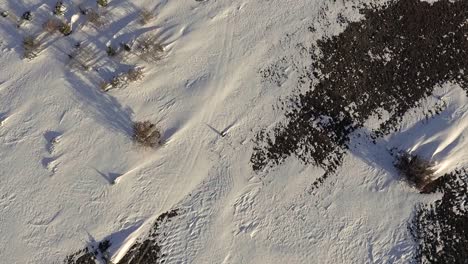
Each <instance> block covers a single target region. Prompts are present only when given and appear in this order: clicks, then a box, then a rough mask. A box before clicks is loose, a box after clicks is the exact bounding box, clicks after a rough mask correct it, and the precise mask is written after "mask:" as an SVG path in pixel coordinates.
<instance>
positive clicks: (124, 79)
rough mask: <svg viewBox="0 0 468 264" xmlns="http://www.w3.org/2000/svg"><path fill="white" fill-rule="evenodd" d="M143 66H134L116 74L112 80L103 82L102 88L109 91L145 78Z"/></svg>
mask: <svg viewBox="0 0 468 264" xmlns="http://www.w3.org/2000/svg"><path fill="white" fill-rule="evenodd" d="M143 76H144V74H143V68H140V67H134V68H132V69H130V70H128V71H127V72H123V73H120V74H118V75H116V76H114V77H113V78H112V79H111V80H110V81H108V82H103V83H101V90H103V91H105V92H107V91H109V90H111V89H121V88H125V87H127V86H128V85H129V84H130V83H132V82H136V81H139V80H141V79H143Z"/></svg>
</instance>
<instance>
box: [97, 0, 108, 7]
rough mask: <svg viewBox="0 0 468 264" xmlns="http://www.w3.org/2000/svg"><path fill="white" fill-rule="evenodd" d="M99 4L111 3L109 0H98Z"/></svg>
mask: <svg viewBox="0 0 468 264" xmlns="http://www.w3.org/2000/svg"><path fill="white" fill-rule="evenodd" d="M97 4H98V5H99V6H102V7H106V6H107V5H109V1H108V0H97Z"/></svg>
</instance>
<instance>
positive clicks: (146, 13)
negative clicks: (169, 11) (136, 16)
mask: <svg viewBox="0 0 468 264" xmlns="http://www.w3.org/2000/svg"><path fill="white" fill-rule="evenodd" d="M154 17H155V16H154V13H153V12H151V11H150V10H148V9H146V8H142V9H141V11H140V23H141V24H142V25H146V24H148V23H149V22H151V21H152V20H153V19H154Z"/></svg>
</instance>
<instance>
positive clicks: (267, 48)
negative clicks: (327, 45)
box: [0, 0, 468, 264]
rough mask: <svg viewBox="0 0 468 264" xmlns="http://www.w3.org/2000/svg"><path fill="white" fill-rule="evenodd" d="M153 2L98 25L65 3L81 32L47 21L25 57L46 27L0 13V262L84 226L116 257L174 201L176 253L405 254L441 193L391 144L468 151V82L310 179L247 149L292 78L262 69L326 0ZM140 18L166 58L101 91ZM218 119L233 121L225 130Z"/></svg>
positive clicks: (65, 238) (404, 257)
mask: <svg viewBox="0 0 468 264" xmlns="http://www.w3.org/2000/svg"><path fill="white" fill-rule="evenodd" d="M41 2H44V4H42V5H38V4H37V1H33V0H27V1H22V2H21V3H19V2H16V1H9V0H0V6H1V7H2V8H5V9H8V10H10V12H14V13H16V15H17V16H20V15H21V12H23V10H26V9H27V8H30V9H32V10H36V9H38V10H39V11H37V12H40V10H42V9H46V8H47V6H48V7H53V6H54V4H55V1H51V0H48V1H41ZM157 2H158V4H157V5H156V4H155V1H149V0H138V1H137V0H135V1H118V0H115V1H110V7H109V12H110V13H111V14H112V15H111V16H109V18H108V19H109V20H110V22H111V23H109V28H107V29H101V30H97V29H94V28H92V27H87V26H84V27H81V29H80V26H79V24H80V23H83V18H81V17H80V18H78V17H77V15H76V13H74V12H76V10H75V9H73V8H68V9H67V13H66V15H65V16H66V17H67V18H71V17H72V15H74V16H73V22H74V29H75V30H76V32H74V33H73V34H72V35H71V36H70V37H63V36H61V35H60V34H58V33H56V34H55V35H53V36H51V37H49V39H48V43H47V49H46V50H44V51H43V52H41V53H40V55H39V56H38V57H37V58H35V59H34V60H32V61H27V60H23V59H22V57H21V56H22V48H21V41H22V36H23V34H24V32H23V31H25V32H27V31H28V30H30V31H34V30H36V29H34V27H33V26H31V27H29V26H27V27H24V29H17V28H16V27H15V25H13V24H12V23H10V22H9V21H7V20H6V19H3V18H0V19H1V20H0V21H1V24H0V35H1V36H2V38H1V39H0V49H1V53H0V69H1V70H0V121H1V126H0V142H1V143H0V212H1V213H0V234H1V236H0V248H1V249H2V250H0V259H1V262H2V263H55V262H57V261H60V260H62V259H63V258H64V257H65V256H66V255H68V254H71V253H73V252H75V251H77V250H79V249H81V248H83V247H85V246H86V243H88V242H89V241H90V237H91V238H93V239H94V240H96V241H99V240H102V239H104V238H107V237H111V241H112V242H113V247H111V252H112V253H113V256H112V259H113V261H114V262H118V260H119V259H121V258H122V257H123V255H124V254H125V252H126V250H128V248H129V247H130V246H131V245H132V243H133V242H134V241H135V239H136V238H137V237H140V236H141V235H142V234H144V233H145V232H147V231H148V230H149V228H150V227H151V223H153V222H154V220H155V218H156V217H157V216H158V215H160V214H161V213H163V212H166V211H168V210H170V209H172V208H180V209H181V210H183V211H184V212H185V213H184V214H183V215H182V216H181V218H180V219H178V222H177V223H173V224H168V226H167V230H166V232H167V233H168V234H170V238H169V239H168V240H167V241H166V242H165V243H166V244H165V245H163V247H164V248H165V250H168V252H170V259H169V260H168V262H167V263H226V264H227V263H271V264H273V263H408V261H409V259H410V258H411V256H412V253H413V245H412V241H411V239H410V237H409V234H408V233H407V230H406V223H407V221H408V219H409V218H410V217H411V214H412V211H413V209H414V206H415V205H416V204H417V203H418V202H421V201H429V200H433V199H435V198H436V197H435V196H422V195H420V194H418V192H417V191H416V190H414V189H412V188H411V187H409V186H407V185H406V184H404V183H403V182H400V181H398V180H397V179H396V172H395V170H394V169H393V167H392V162H391V157H390V156H389V154H388V152H387V151H386V149H387V148H388V149H389V148H391V147H402V148H404V149H408V150H411V151H413V152H416V153H421V154H423V155H425V156H427V157H428V158H431V159H433V160H434V161H436V162H437V164H438V167H437V168H438V170H437V174H438V175H441V174H443V173H445V172H449V171H451V170H453V169H454V168H456V167H459V166H462V165H466V164H467V163H468V157H467V155H464V154H465V153H466V151H464V149H466V148H467V147H468V137H467V133H468V132H467V131H468V129H466V128H467V125H468V115H467V114H466V113H467V111H466V110H467V105H468V104H467V98H466V96H464V91H462V90H461V89H459V88H456V87H455V88H454V89H450V88H451V87H452V86H453V84H446V85H444V86H443V87H441V88H440V89H439V90H437V91H438V92H439V93H438V96H441V97H442V98H443V99H444V101H445V102H446V103H447V107H446V108H445V109H444V110H443V112H442V113H441V115H438V116H435V117H434V118H430V119H428V120H427V121H425V119H424V117H423V116H422V115H421V114H415V115H408V116H405V121H404V123H403V125H402V126H403V127H402V130H401V132H398V133H394V134H392V135H390V136H389V137H387V138H384V139H381V140H382V142H384V144H382V145H380V146H377V145H374V144H372V143H371V142H370V141H368V140H366V139H355V140H354V141H352V142H353V143H355V144H358V143H360V144H361V145H360V147H354V148H351V151H350V153H349V154H348V155H347V156H346V158H345V162H344V164H343V166H342V167H341V168H340V170H339V171H338V172H337V174H339V175H342V177H335V178H333V180H331V181H330V182H327V183H326V184H325V185H324V187H323V189H320V192H318V193H310V192H309V191H308V190H309V187H310V186H311V184H312V183H313V182H314V180H315V179H316V178H317V177H319V176H320V175H321V174H322V173H323V171H322V170H321V169H319V168H315V167H312V166H308V165H304V164H301V163H300V162H299V161H297V160H295V159H294V158H290V159H288V160H287V162H286V163H285V164H284V165H282V166H280V167H278V168H277V169H275V170H272V171H265V172H262V173H260V174H259V175H257V174H255V173H254V172H253V171H252V169H251V167H250V164H249V159H250V153H251V152H252V146H253V145H252V142H251V139H252V137H253V136H254V135H255V132H256V131H257V130H258V129H259V128H261V127H267V126H269V125H271V124H273V123H275V122H279V121H280V120H281V115H280V113H279V110H272V105H274V104H276V101H277V99H278V98H281V97H284V96H286V95H288V94H289V93H290V92H291V91H292V88H290V86H288V85H287V84H288V81H286V82H285V83H283V85H282V86H281V87H278V88H276V87H271V88H265V87H264V86H262V84H261V82H260V77H259V74H258V72H259V69H260V68H262V67H263V66H265V65H267V64H268V62H270V61H271V60H274V59H277V58H278V57H280V56H281V55H280V54H277V52H278V50H279V49H281V48H282V47H284V46H281V45H282V44H281V43H282V41H284V36H285V35H286V34H288V33H291V32H294V31H296V30H297V31H298V32H299V33H297V34H295V36H294V37H295V38H300V29H303V28H305V27H306V26H307V25H309V24H310V23H314V21H315V18H316V17H317V16H318V14H319V10H320V7H321V6H323V5H324V3H325V2H328V1H327V0H314V1H305V0H294V1H293V0H288V1H285V0H281V1H279V0H270V1H267V0H255V1H253V0H252V1H250V0H243V1H225V0H218V1H204V2H196V1H193V0H178V1H167V0H164V1H157ZM338 2H340V1H338ZM336 5H337V8H338V9H339V8H342V9H345V10H348V9H346V8H347V7H346V8H345V7H343V6H342V5H341V4H340V3H337V4H336ZM348 5H350V4H346V6H348ZM143 6H145V7H148V8H152V7H155V10H156V11H157V16H156V19H155V20H154V21H152V22H151V23H150V24H148V25H146V26H144V27H143V28H142V26H141V25H139V24H138V22H137V19H136V17H137V16H136V15H135V12H136V10H137V9H138V8H139V7H143ZM37 7H40V8H37ZM347 12H349V14H348V17H349V18H350V19H355V20H357V19H360V15H359V14H356V13H352V10H350V9H349V10H348V11H347ZM41 16H45V14H42V15H41ZM40 19H41V17H40V16H37V17H36V18H35V20H33V24H35V23H40V22H36V21H39V20H40ZM342 27H343V26H340V25H337V24H336V23H335V24H333V25H330V27H327V28H326V29H324V31H323V35H327V34H331V33H330V32H333V34H336V33H339V31H340V30H342ZM327 30H328V31H330V32H328V31H327ZM146 31H151V32H155V33H157V34H158V35H159V36H160V39H161V40H162V43H163V44H164V45H165V48H166V53H165V54H164V57H163V58H162V60H161V61H159V62H157V63H155V64H148V63H142V62H138V63H139V64H143V66H144V67H145V74H146V77H145V79H144V80H143V81H142V82H138V83H135V84H131V85H130V86H129V87H127V88H125V89H122V90H112V91H110V92H109V93H103V92H101V91H100V90H99V83H100V81H102V79H103V78H108V77H109V76H110V75H111V71H113V70H115V69H116V68H118V67H119V64H118V63H115V62H113V61H112V60H111V59H109V58H107V57H106V55H105V49H104V47H105V45H106V44H107V41H109V40H131V39H132V38H134V37H135V36H137V35H138V34H139V33H141V32H146ZM71 39H74V40H76V41H87V42H90V43H94V45H96V50H100V53H99V55H96V56H97V57H96V59H97V60H98V61H100V62H101V63H103V64H104V65H105V66H103V67H102V70H101V73H98V72H94V71H90V72H87V73H82V72H79V71H76V70H72V69H70V68H68V67H66V66H65V64H66V62H67V56H66V55H65V54H64V53H68V52H69V51H70V50H71V48H72V46H73V44H74V41H72V40H71ZM278 46H280V47H279V48H278ZM109 72H110V73H109ZM286 74H288V72H286ZM431 103H433V102H430V100H429V101H428V102H426V103H425V104H426V105H430V104H431ZM423 108H424V107H423ZM132 120H151V121H154V122H157V123H158V125H159V126H160V127H161V128H162V129H163V132H164V133H163V137H164V139H165V141H166V144H165V145H164V146H163V147H161V148H160V149H157V150H144V149H141V148H140V147H138V146H136V145H135V144H133V143H132V141H131V124H132ZM209 126H211V127H212V128H214V129H216V130H218V131H223V130H225V129H228V130H227V132H226V135H225V137H220V136H219V135H217V134H216V133H214V132H213V130H212V129H210V127H209ZM421 130H424V131H425V132H424V133H420V131H421ZM54 139H56V140H54Z"/></svg>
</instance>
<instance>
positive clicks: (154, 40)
mask: <svg viewBox="0 0 468 264" xmlns="http://www.w3.org/2000/svg"><path fill="white" fill-rule="evenodd" d="M135 52H136V53H137V55H138V56H139V57H140V58H141V59H142V60H144V61H146V62H156V61H159V60H160V59H161V57H162V53H163V52H164V47H163V45H162V44H161V42H160V41H159V39H158V37H157V36H154V35H147V36H142V37H140V38H139V39H137V41H136V45H135Z"/></svg>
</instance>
